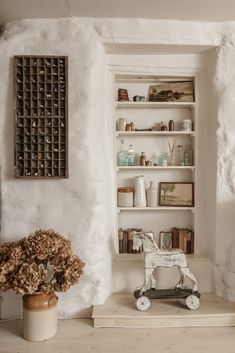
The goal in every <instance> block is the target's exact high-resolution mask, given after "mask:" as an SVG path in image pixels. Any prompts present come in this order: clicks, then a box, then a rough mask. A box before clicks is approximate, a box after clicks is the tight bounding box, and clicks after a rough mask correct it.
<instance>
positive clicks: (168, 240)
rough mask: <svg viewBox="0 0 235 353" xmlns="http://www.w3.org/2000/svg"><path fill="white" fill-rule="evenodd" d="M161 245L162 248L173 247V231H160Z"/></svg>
mask: <svg viewBox="0 0 235 353" xmlns="http://www.w3.org/2000/svg"><path fill="white" fill-rule="evenodd" d="M159 247H160V249H165V250H170V249H172V232H160V233H159Z"/></svg>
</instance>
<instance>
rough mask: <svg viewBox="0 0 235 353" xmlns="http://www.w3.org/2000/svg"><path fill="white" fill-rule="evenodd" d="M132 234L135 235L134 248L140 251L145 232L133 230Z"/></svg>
mask: <svg viewBox="0 0 235 353" xmlns="http://www.w3.org/2000/svg"><path fill="white" fill-rule="evenodd" d="M132 235H133V246H132V249H133V250H137V251H138V250H139V248H140V247H141V246H142V242H143V232H137V231H135V230H133V231H132Z"/></svg>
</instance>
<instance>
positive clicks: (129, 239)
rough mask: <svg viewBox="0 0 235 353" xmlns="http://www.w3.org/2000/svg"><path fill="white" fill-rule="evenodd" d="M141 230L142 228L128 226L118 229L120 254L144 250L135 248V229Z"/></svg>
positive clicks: (137, 252)
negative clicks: (133, 247)
mask: <svg viewBox="0 0 235 353" xmlns="http://www.w3.org/2000/svg"><path fill="white" fill-rule="evenodd" d="M134 230H135V231H137V232H140V231H142V229H138V228H127V229H122V228H119V229H118V241H119V254H123V253H127V254H139V253H141V252H143V249H142V248H140V249H139V250H138V251H137V250H133V249H132V246H133V234H132V232H133V231H134Z"/></svg>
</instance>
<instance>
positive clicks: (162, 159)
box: [159, 152, 167, 167]
mask: <svg viewBox="0 0 235 353" xmlns="http://www.w3.org/2000/svg"><path fill="white" fill-rule="evenodd" d="M159 165H160V166H161V167H165V166H167V153H165V152H161V153H160V156H159Z"/></svg>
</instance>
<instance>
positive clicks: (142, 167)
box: [117, 165, 195, 172]
mask: <svg viewBox="0 0 235 353" xmlns="http://www.w3.org/2000/svg"><path fill="white" fill-rule="evenodd" d="M139 169H141V170H142V169H143V170H156V169H159V170H161V169H162V170H165V169H170V170H172V169H179V170H192V171H194V170H195V166H178V165H172V166H171V165H168V166H164V167H162V166H159V165H157V166H141V165H135V166H132V167H131V166H123V167H122V166H117V172H118V171H119V170H139Z"/></svg>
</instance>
